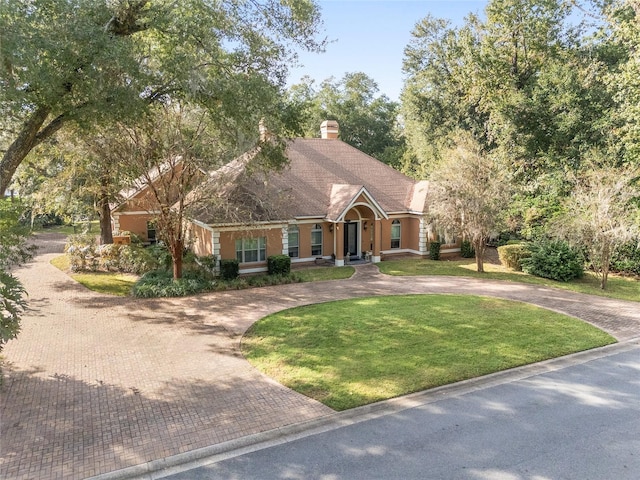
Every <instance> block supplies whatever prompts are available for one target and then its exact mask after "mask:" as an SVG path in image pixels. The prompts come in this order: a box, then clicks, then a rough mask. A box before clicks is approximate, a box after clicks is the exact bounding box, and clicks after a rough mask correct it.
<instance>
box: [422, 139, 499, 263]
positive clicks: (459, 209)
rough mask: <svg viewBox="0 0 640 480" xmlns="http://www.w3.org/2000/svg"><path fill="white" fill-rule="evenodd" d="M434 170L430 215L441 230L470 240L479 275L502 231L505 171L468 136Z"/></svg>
mask: <svg viewBox="0 0 640 480" xmlns="http://www.w3.org/2000/svg"><path fill="white" fill-rule="evenodd" d="M455 142H456V145H455V146H454V147H453V148H451V149H450V150H449V151H448V152H446V154H445V155H444V158H443V160H442V161H441V163H440V164H438V165H437V166H436V167H435V169H434V170H433V172H432V174H431V177H430V180H431V190H430V201H429V214H430V216H431V217H432V218H433V219H434V220H435V221H436V224H437V226H438V228H440V229H444V230H446V231H448V232H450V233H453V234H456V235H462V236H463V237H464V238H466V239H468V240H469V241H470V242H471V243H472V245H473V248H474V249H475V251H476V265H477V269H478V272H484V254H485V250H486V243H487V240H488V239H489V237H490V235H491V233H493V232H495V231H497V230H499V229H500V227H501V224H502V219H503V213H504V211H505V210H506V208H507V206H508V202H509V198H510V191H511V188H510V183H509V182H508V179H507V178H506V177H505V173H504V169H500V168H499V165H498V163H497V162H496V161H495V160H494V159H492V158H491V157H489V156H488V155H486V154H485V153H484V152H483V151H482V150H481V148H480V146H479V144H478V143H477V142H476V141H475V140H474V139H473V138H472V137H471V135H469V134H467V133H466V132H459V133H458V134H457V138H456V139H455Z"/></svg>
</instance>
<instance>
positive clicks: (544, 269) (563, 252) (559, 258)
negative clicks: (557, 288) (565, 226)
mask: <svg viewBox="0 0 640 480" xmlns="http://www.w3.org/2000/svg"><path fill="white" fill-rule="evenodd" d="M529 248H530V250H531V256H530V257H529V258H522V259H521V261H520V263H521V265H522V270H523V271H525V272H526V273H529V274H531V275H535V276H537V277H543V278H550V279H552V280H557V281H559V282H568V281H569V280H572V279H574V278H580V277H582V275H583V274H584V259H583V257H582V254H581V253H580V252H578V251H576V250H574V249H572V248H571V247H570V246H569V245H568V244H567V243H565V242H542V243H535V244H532V245H531V246H530V247H529Z"/></svg>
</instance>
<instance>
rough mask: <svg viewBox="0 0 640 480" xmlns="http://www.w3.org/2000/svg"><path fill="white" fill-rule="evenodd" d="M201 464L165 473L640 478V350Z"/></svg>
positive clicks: (477, 479)
mask: <svg viewBox="0 0 640 480" xmlns="http://www.w3.org/2000/svg"><path fill="white" fill-rule="evenodd" d="M208 462H212V463H209V464H206V463H208ZM201 464H204V465H203V466H199V467H197V468H193V469H191V470H188V471H183V472H181V473H177V474H173V475H171V476H165V477H163V478H169V479H172V480H178V479H189V480H198V479H242V480H249V479H260V480H267V479H305V480H307V479H323V480H339V479H340V480H341V479H349V480H353V479H473V480H556V479H576V480H577V479H580V480H587V479H591V480H596V479H597V480H611V479H616V480H624V479H629V480H631V479H633V480H637V479H639V478H640V346H638V344H637V342H636V344H635V346H634V347H633V348H632V349H627V350H626V351H619V350H618V351H616V350H613V351H612V354H611V355H609V356H606V357H604V358H597V359H594V360H590V361H587V362H586V363H580V364H573V365H570V366H567V367H564V368H562V369H559V370H556V371H551V372H547V373H541V374H536V375H534V376H529V377H528V378H520V379H517V378H516V379H514V380H508V379H507V380H505V381H504V382H501V383H499V384H494V385H491V386H488V387H486V388H479V389H475V390H473V389H472V390H471V391H468V392H462V393H460V392H458V393H455V392H454V393H450V394H443V396H442V398H437V399H435V400H433V399H432V400H430V401H428V402H424V403H423V404H421V405H418V406H415V407H412V408H408V409H404V410H400V411H397V412H395V413H392V414H388V415H383V416H379V417H377V418H369V419H365V420H363V421H359V422H354V423H353V424H350V425H348V426H339V424H336V426H335V427H334V428H331V429H328V430H327V431H324V432H322V433H318V434H313V435H310V436H306V437H303V438H299V436H298V437H297V438H294V439H292V440H291V441H286V442H285V443H280V444H279V445H274V446H268V447H265V448H261V449H259V450H256V451H253V452H250V453H246V454H235V455H234V454H230V455H226V456H225V457H224V458H223V459H222V460H220V459H217V458H212V459H209V460H205V461H203V462H201ZM174 471H175V470H174ZM163 475H164V474H163V473H162V472H155V474H154V476H153V478H161V477H162V476H163Z"/></svg>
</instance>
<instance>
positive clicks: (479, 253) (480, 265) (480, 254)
mask: <svg viewBox="0 0 640 480" xmlns="http://www.w3.org/2000/svg"><path fill="white" fill-rule="evenodd" d="M473 249H474V250H475V251H476V268H477V270H478V272H480V273H484V250H485V243H484V239H482V238H481V239H480V240H474V241H473Z"/></svg>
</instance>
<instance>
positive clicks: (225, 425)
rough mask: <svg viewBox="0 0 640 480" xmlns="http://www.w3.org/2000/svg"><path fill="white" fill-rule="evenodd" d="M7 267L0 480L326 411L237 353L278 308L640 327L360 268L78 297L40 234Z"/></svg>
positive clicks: (579, 308)
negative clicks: (418, 304)
mask: <svg viewBox="0 0 640 480" xmlns="http://www.w3.org/2000/svg"><path fill="white" fill-rule="evenodd" d="M41 243H42V244H43V246H44V248H43V249H42V250H41V253H40V255H39V256H38V257H37V259H36V260H35V261H34V262H32V263H31V264H29V265H28V266H26V267H24V268H21V269H20V270H19V271H18V272H17V273H18V275H19V277H20V278H21V279H22V281H23V282H24V284H25V286H26V287H27V290H28V292H29V295H30V297H29V305H30V310H29V312H28V313H27V314H26V315H25V316H24V319H23V329H22V332H21V334H20V336H19V337H18V339H17V340H13V341H11V342H9V344H8V345H7V346H6V347H5V350H4V356H5V357H6V359H7V361H8V367H7V368H6V371H5V373H6V378H5V386H4V388H3V389H2V391H1V392H0V400H1V401H2V404H1V406H0V415H1V416H0V422H1V423H0V478H3V479H4V478H6V479H27V478H28V479H51V478H74V479H76V478H86V477H89V476H92V475H97V474H100V473H105V472H111V471H114V470H118V469H122V468H125V467H130V466H133V465H138V464H142V463H145V462H149V461H152V460H157V459H160V458H164V457H167V456H171V455H175V454H179V453H182V452H186V451H190V450H194V449H197V448H202V447H205V446H208V445H213V444H218V443H221V442H224V441H228V440H233V439H237V438H240V437H243V436H245V435H249V434H254V433H258V432H263V431H267V430H271V429H277V428H280V427H283V426H286V425H291V424H295V423H299V422H304V421H307V420H311V419H316V418H319V417H322V416H326V415H331V414H332V413H333V412H332V410H330V409H329V408H327V407H325V406H323V405H321V404H320V403H318V402H316V401H314V400H311V399H309V398H307V397H304V396H302V395H299V394H297V393H295V392H293V391H291V390H288V389H286V388H284V387H282V386H281V385H279V384H277V383H275V382H274V381H272V380H270V379H269V378H267V377H264V376H263V375H261V374H260V373H259V372H258V371H256V370H255V369H253V368H252V367H251V366H250V365H249V364H248V363H247V362H246V361H245V360H244V359H243V358H242V356H241V355H240V353H239V342H240V338H241V335H242V333H243V332H244V331H245V330H246V328H248V327H249V326H250V325H251V324H252V323H253V322H254V321H256V320H257V319H259V318H261V317H263V316H264V315H266V314H268V313H271V312H274V311H278V310H281V309H285V308H289V307H293V306H297V305H303V304H309V303H317V302H322V301H329V300H335V299H342V298H351V297H358V296H367V295H379V294H390V293H442V292H456V293H472V294H482V295H491V296H496V297H502V298H507V299H516V300H522V301H526V302H530V303H533V304H536V305H540V306H543V307H546V308H551V309H553V310H557V311H559V312H563V313H567V314H569V315H573V316H576V317H580V318H583V319H585V320H587V321H589V322H591V323H594V324H596V325H598V326H600V327H601V328H603V329H605V330H607V331H608V332H610V333H611V334H613V335H614V336H615V337H616V338H618V339H619V340H627V339H630V338H635V337H637V336H638V335H639V334H640V308H638V304H637V303H633V302H623V301H617V300H609V299H605V298H600V297H591V296H587V295H580V294H574V293H570V292H565V291H559V290H554V289H550V288H543V287H537V286H532V285H521V284H515V283H502V282H491V281H478V280H474V279H466V278H454V277H419V278H416V277H411V278H399V277H393V278H392V277H387V276H385V275H382V274H379V273H378V271H377V269H376V268H375V266H373V265H366V266H362V267H358V271H357V273H356V275H355V276H354V277H353V278H351V279H349V280H342V281H331V282H317V283H313V284H296V285H286V286H282V287H269V288H261V289H253V290H245V291H238V292H226V293H215V294H208V295H202V296H197V297H191V298H184V299H159V300H133V299H130V298H115V297H109V296H105V295H99V294H96V293H93V292H89V291H88V290H86V289H85V288H83V287H82V286H80V285H78V284H77V283H75V282H74V281H73V280H71V279H70V278H69V277H68V276H66V275H65V274H63V273H62V272H60V271H58V270H57V269H56V268H54V267H52V266H51V265H50V264H49V263H48V262H49V261H50V260H51V258H53V257H55V256H56V255H58V254H59V253H57V252H60V251H61V247H62V239H61V238H57V237H55V236H48V237H47V238H46V241H41Z"/></svg>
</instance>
